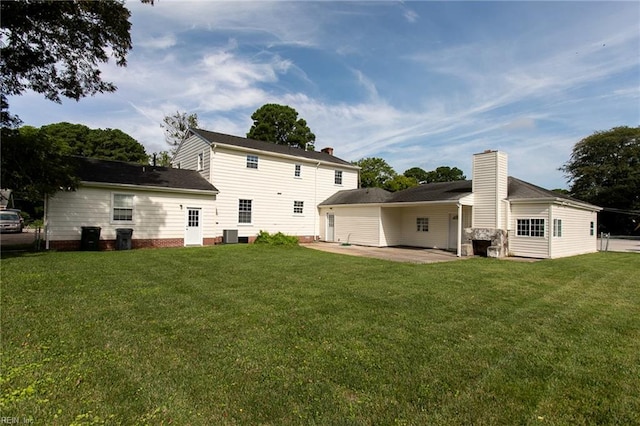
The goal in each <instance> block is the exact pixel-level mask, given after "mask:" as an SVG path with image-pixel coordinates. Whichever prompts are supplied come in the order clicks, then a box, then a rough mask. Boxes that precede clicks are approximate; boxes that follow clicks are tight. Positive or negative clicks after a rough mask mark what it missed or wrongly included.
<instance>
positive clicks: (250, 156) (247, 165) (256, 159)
mask: <svg viewBox="0 0 640 426" xmlns="http://www.w3.org/2000/svg"><path fill="white" fill-rule="evenodd" d="M249 158H251V160H252V161H249ZM254 158H255V161H253V159H254ZM246 160H247V162H246V168H247V169H252V170H258V167H259V166H258V165H259V164H260V157H258V156H257V155H253V154H247V158H246ZM249 164H255V167H250V166H249Z"/></svg>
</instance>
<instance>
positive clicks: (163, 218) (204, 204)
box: [47, 184, 216, 241]
mask: <svg viewBox="0 0 640 426" xmlns="http://www.w3.org/2000/svg"><path fill="white" fill-rule="evenodd" d="M114 193H118V191H114V190H113V189H112V188H110V189H107V188H94V187H87V186H85V185H82V184H81V185H80V187H79V188H78V189H77V191H64V192H57V193H56V194H55V195H54V196H52V197H49V199H48V201H47V220H48V223H47V232H48V237H49V240H51V241H65V240H80V234H81V230H82V227H83V226H99V227H101V228H102V229H101V231H100V239H103V240H105V239H106V240H114V239H115V238H116V229H117V228H122V227H123V225H124V224H123V223H121V222H114V221H113V220H112V216H113V210H112V208H111V205H112V204H111V201H112V194H114ZM127 193H132V192H130V191H129V190H127ZM134 194H135V195H134V209H133V220H132V223H129V224H126V225H125V226H124V227H126V228H131V229H133V235H132V238H133V239H164V238H184V232H185V217H186V214H185V208H186V207H187V206H198V207H201V208H202V226H203V236H204V238H213V237H215V232H216V225H215V217H214V214H215V195H213V194H211V195H206V194H203V195H199V194H180V193H174V192H160V191H148V190H140V191H135V193H134ZM70 212H72V214H70Z"/></svg>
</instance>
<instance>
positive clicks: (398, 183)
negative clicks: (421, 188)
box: [384, 175, 418, 192]
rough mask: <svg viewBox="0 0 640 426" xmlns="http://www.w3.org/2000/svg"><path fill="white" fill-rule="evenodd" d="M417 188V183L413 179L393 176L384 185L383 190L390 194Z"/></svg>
mask: <svg viewBox="0 0 640 426" xmlns="http://www.w3.org/2000/svg"><path fill="white" fill-rule="evenodd" d="M414 186H418V181H417V180H416V178H414V177H408V176H404V175H395V176H394V177H393V178H392V179H389V180H388V181H387V182H385V184H384V189H386V190H387V191H390V192H396V191H402V190H403V189H409V188H413V187H414Z"/></svg>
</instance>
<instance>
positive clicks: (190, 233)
mask: <svg viewBox="0 0 640 426" xmlns="http://www.w3.org/2000/svg"><path fill="white" fill-rule="evenodd" d="M186 222H187V226H186V230H185V232H184V245H185V246H201V245H202V209H200V208H197V207H187V217H186Z"/></svg>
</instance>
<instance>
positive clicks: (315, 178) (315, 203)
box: [313, 162, 320, 241]
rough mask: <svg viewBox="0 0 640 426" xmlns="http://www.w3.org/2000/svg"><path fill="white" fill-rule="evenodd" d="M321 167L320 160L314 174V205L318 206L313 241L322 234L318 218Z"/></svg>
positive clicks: (314, 221) (314, 215)
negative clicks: (319, 171) (319, 173)
mask: <svg viewBox="0 0 640 426" xmlns="http://www.w3.org/2000/svg"><path fill="white" fill-rule="evenodd" d="M319 168H320V162H318V164H316V173H315V176H314V182H313V205H314V206H315V208H316V211H315V212H314V213H313V241H317V240H318V239H319V238H318V237H319V235H320V229H319V227H320V225H319V224H318V219H319V216H320V208H319V207H318V169H319Z"/></svg>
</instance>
